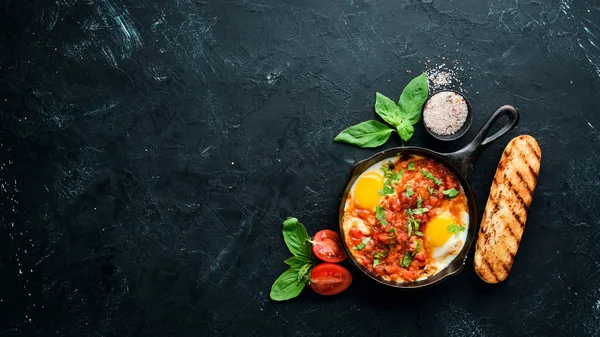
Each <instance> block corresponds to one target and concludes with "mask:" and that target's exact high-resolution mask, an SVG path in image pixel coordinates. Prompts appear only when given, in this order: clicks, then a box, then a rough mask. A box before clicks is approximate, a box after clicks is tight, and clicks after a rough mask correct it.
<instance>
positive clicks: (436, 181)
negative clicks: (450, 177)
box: [419, 170, 442, 186]
mask: <svg viewBox="0 0 600 337" xmlns="http://www.w3.org/2000/svg"><path fill="white" fill-rule="evenodd" d="M419 172H421V174H422V175H424V176H425V177H427V178H429V179H431V180H433V182H434V183H435V184H436V185H438V186H439V185H441V184H442V181H441V180H439V179H438V178H436V177H434V176H433V174H431V172H427V171H424V170H421V171H419Z"/></svg>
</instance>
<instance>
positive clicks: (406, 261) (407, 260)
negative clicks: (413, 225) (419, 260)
mask: <svg viewBox="0 0 600 337" xmlns="http://www.w3.org/2000/svg"><path fill="white" fill-rule="evenodd" d="M420 248H421V240H417V246H416V247H415V251H414V252H412V253H411V252H406V253H405V254H404V257H403V258H402V260H400V264H401V265H402V267H404V268H408V266H410V263H411V262H412V260H413V258H414V257H415V255H417V253H419V249H420Z"/></svg>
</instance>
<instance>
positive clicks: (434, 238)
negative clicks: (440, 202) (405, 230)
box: [424, 210, 469, 270]
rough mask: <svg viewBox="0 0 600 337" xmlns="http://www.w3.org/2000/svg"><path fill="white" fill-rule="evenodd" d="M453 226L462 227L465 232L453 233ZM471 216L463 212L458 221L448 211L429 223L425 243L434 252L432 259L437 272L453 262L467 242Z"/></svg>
mask: <svg viewBox="0 0 600 337" xmlns="http://www.w3.org/2000/svg"><path fill="white" fill-rule="evenodd" d="M451 226H460V227H463V228H464V230H462V231H457V232H452V231H451V230H450V229H449V228H450V227H451ZM468 229H469V214H468V213H466V212H462V213H461V216H460V219H457V218H456V217H455V216H454V215H453V214H452V213H450V212H449V211H448V210H445V211H443V212H441V213H440V214H438V215H437V216H436V217H435V218H433V219H431V220H430V221H429V222H428V223H427V227H426V228H425V233H424V234H425V241H426V242H427V244H428V245H429V247H430V248H431V250H432V253H431V258H432V260H433V264H434V266H435V267H436V268H437V270H442V269H444V268H446V267H447V266H448V264H450V262H452V260H453V259H454V257H455V256H456V255H457V254H458V253H459V252H460V251H461V249H462V247H463V245H464V244H465V242H466V241H467V232H468Z"/></svg>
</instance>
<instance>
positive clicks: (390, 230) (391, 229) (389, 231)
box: [387, 227, 396, 237]
mask: <svg viewBox="0 0 600 337" xmlns="http://www.w3.org/2000/svg"><path fill="white" fill-rule="evenodd" d="M387 232H388V233H394V237H395V236H396V228H394V227H392V228H390V229H388V231H387Z"/></svg>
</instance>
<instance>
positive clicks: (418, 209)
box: [412, 208, 429, 215]
mask: <svg viewBox="0 0 600 337" xmlns="http://www.w3.org/2000/svg"><path fill="white" fill-rule="evenodd" d="M428 211H429V209H428V208H415V209H413V210H412V212H413V214H417V215H421V214H423V213H426V212H428Z"/></svg>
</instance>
